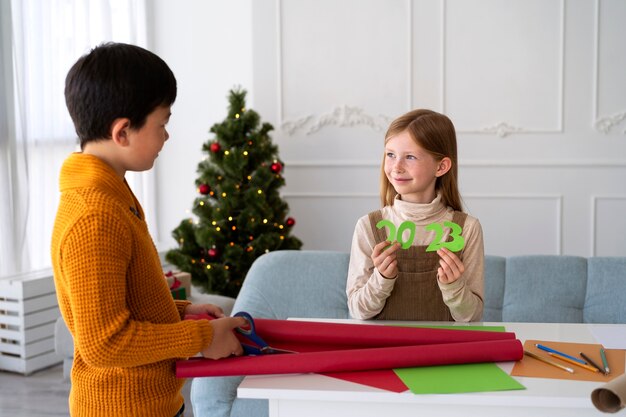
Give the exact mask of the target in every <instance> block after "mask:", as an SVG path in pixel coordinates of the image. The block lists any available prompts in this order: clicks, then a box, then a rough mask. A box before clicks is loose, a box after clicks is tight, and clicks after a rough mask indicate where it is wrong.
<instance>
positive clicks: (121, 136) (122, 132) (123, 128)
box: [111, 117, 130, 146]
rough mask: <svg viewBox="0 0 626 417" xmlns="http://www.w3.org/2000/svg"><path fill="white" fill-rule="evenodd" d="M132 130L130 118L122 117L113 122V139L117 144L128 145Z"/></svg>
mask: <svg viewBox="0 0 626 417" xmlns="http://www.w3.org/2000/svg"><path fill="white" fill-rule="evenodd" d="M129 130H130V119H128V118H125V117H120V118H118V119H115V120H114V121H113V123H111V139H113V142H115V144H117V145H120V146H128V144H129V141H128V132H129Z"/></svg>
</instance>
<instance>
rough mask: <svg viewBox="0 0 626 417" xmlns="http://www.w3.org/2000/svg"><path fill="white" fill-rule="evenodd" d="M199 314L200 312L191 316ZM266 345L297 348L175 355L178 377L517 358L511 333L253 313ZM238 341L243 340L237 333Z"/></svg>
mask: <svg viewBox="0 0 626 417" xmlns="http://www.w3.org/2000/svg"><path fill="white" fill-rule="evenodd" d="M191 318H194V319H199V318H205V317H202V316H194V317H191ZM254 321H255V325H256V332H257V334H258V335H259V336H261V338H263V339H264V340H265V341H266V342H268V343H269V344H270V345H271V346H274V347H277V348H283V349H290V350H294V351H297V352H300V353H296V354H278V355H262V356H247V357H238V358H226V359H221V360H218V361H215V360H211V359H203V358H192V359H190V360H186V361H178V362H177V364H176V375H177V376H178V377H180V378H188V377H201V376H236V375H267V374H285V373H309V372H314V373H323V372H344V371H362V370H373V369H393V368H405V367H414V366H431V365H452V364H462V363H478V362H503V361H515V360H519V359H521V358H522V356H523V353H524V352H523V347H522V344H521V342H520V341H519V340H516V339H515V334H514V333H507V332H488V331H475V330H447V329H433V328H421V327H417V328H415V327H397V326H381V325H368V324H341V323H323V322H307V321H293V320H269V319H255V320H254ZM242 342H244V343H245V341H244V340H243V339H242Z"/></svg>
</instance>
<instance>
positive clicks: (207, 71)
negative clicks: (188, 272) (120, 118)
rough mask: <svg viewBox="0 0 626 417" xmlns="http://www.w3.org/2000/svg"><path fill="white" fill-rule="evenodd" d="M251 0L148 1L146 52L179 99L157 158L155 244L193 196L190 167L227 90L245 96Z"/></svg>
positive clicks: (166, 242)
mask: <svg viewBox="0 0 626 417" xmlns="http://www.w3.org/2000/svg"><path fill="white" fill-rule="evenodd" d="M250 3H251V0H229V1H205V0H183V1H171V0H150V1H149V2H148V8H149V20H150V23H151V24H150V28H151V29H150V32H151V39H150V49H151V50H152V51H154V52H155V53H157V54H158V55H159V56H161V57H162V58H163V59H164V60H165V61H166V62H167V63H168V65H169V66H170V67H171V68H172V71H173V72H174V74H175V76H176V79H177V81H178V97H177V99H176V102H175V103H174V106H173V108H172V117H171V119H170V123H169V125H168V131H169V133H170V140H169V141H168V142H167V143H166V145H165V147H164V149H163V151H162V152H161V153H160V155H159V158H158V160H157V162H156V165H155V167H156V175H157V184H158V202H157V207H158V236H155V240H156V241H157V242H156V244H157V246H158V247H159V248H160V249H167V248H170V247H173V246H175V242H174V240H173V239H172V237H171V232H172V230H173V229H174V228H175V227H176V226H178V224H179V223H180V221H181V220H182V219H184V218H187V217H190V216H191V214H190V212H189V209H190V208H191V206H192V203H193V200H194V198H195V197H196V195H197V192H196V188H195V179H196V177H197V175H196V167H197V165H198V162H200V161H201V159H202V158H203V156H204V155H203V154H202V151H201V150H202V144H203V143H204V142H205V141H206V140H207V139H208V138H209V137H210V135H209V129H210V128H211V126H212V125H213V124H214V123H216V122H220V121H221V120H222V119H223V118H224V117H225V116H226V108H227V104H228V101H227V95H228V91H229V90H230V89H231V88H233V87H235V86H237V85H240V86H242V87H243V88H245V89H247V90H248V92H249V96H250V95H251V93H252V91H251V84H252V50H251V48H252V29H251V19H252V15H251V5H250Z"/></svg>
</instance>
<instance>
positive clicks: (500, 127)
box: [441, 0, 565, 138]
mask: <svg viewBox="0 0 626 417" xmlns="http://www.w3.org/2000/svg"><path fill="white" fill-rule="evenodd" d="M560 4H561V9H560V16H559V18H560V23H561V31H560V33H559V36H560V42H559V44H560V48H559V66H560V68H559V74H560V78H559V91H558V95H559V97H558V101H559V103H558V122H557V126H558V127H557V128H556V129H544V128H534V127H524V126H515V125H514V124H512V123H511V122H509V121H500V122H497V123H495V124H494V125H487V126H479V127H475V128H470V129H457V134H459V133H477V134H493V135H497V136H499V137H501V138H504V137H507V136H509V135H511V134H519V133H524V134H525V133H533V134H534V133H563V125H564V122H563V118H564V110H563V109H564V107H565V86H564V84H565V81H564V80H565V0H560ZM446 9H447V4H446V0H442V2H441V39H442V41H441V48H442V49H441V68H442V74H443V75H442V80H441V112H442V113H444V114H445V113H446V79H445V78H446V77H445V74H446V45H447V42H446V28H447V22H446V16H447V14H446Z"/></svg>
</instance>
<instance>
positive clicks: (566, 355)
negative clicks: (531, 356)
mask: <svg viewBox="0 0 626 417" xmlns="http://www.w3.org/2000/svg"><path fill="white" fill-rule="evenodd" d="M535 346H537V347H538V348H539V349H541V350H545V351H546V352H552V353H556V354H557V355H561V356H565V357H566V358H570V359H571V360H573V361H576V362H578V363H582V364H583V365H587V362H585V361H583V360H582V359H578V358H575V357H573V356H570V355H568V354H567V353H563V352H559V351H558V350H555V349H552V348H549V347H547V346H544V345H540V344H539V343H536V344H535Z"/></svg>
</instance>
